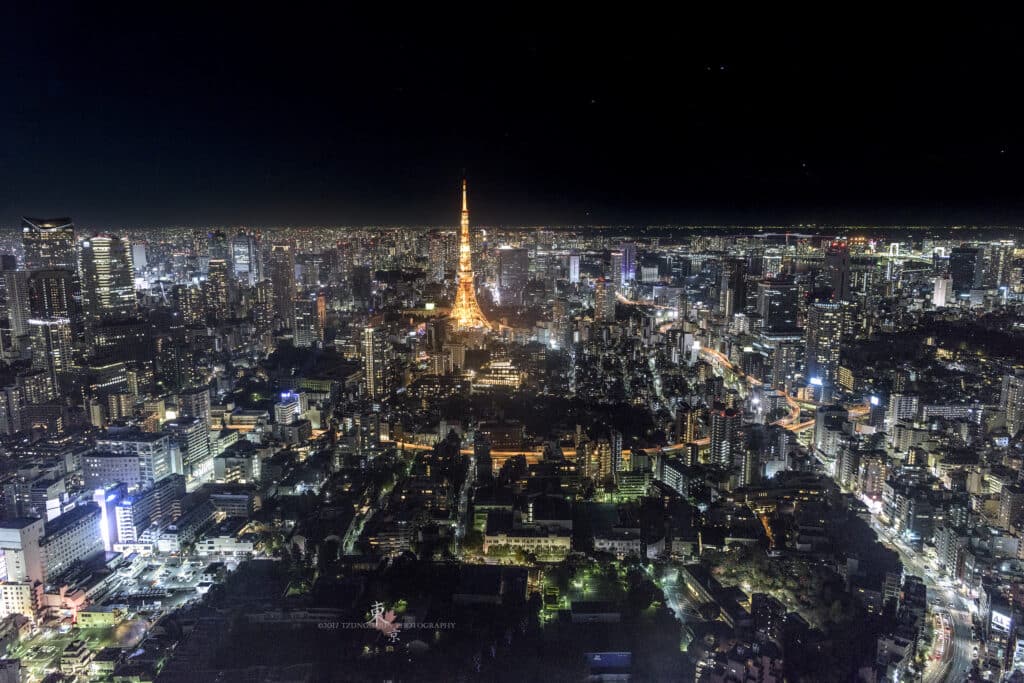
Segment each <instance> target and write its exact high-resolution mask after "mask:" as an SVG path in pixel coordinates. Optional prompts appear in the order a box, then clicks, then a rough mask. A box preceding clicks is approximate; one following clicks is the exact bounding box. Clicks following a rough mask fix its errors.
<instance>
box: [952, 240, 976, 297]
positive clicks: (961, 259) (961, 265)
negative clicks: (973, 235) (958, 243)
mask: <svg viewBox="0 0 1024 683" xmlns="http://www.w3.org/2000/svg"><path fill="white" fill-rule="evenodd" d="M949 274H950V275H951V276H952V278H953V291H955V292H956V293H957V294H965V293H967V292H969V291H971V290H972V289H977V288H978V287H980V286H981V281H982V275H983V274H984V271H983V268H982V263H981V252H980V251H979V250H978V249H976V248H974V247H956V248H954V249H953V251H951V252H950V254H949Z"/></svg>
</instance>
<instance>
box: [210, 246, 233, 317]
mask: <svg viewBox="0 0 1024 683" xmlns="http://www.w3.org/2000/svg"><path fill="white" fill-rule="evenodd" d="M206 285H207V287H206V292H207V297H206V310H207V313H208V314H209V315H211V316H212V317H213V318H214V319H215V320H224V319H226V318H227V317H228V314H229V313H230V309H229V308H228V304H229V300H230V293H229V283H228V263H227V261H225V260H224V259H219V258H218V259H214V258H211V259H210V266H209V269H208V271H207V275H206Z"/></svg>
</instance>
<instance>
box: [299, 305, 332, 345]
mask: <svg viewBox="0 0 1024 683" xmlns="http://www.w3.org/2000/svg"><path fill="white" fill-rule="evenodd" d="M321 306H323V307H324V311H323V312H322V313H323V314H321V310H320V309H321ZM325 317H326V302H325V301H324V298H323V296H322V293H321V295H318V296H316V297H313V298H311V299H297V300H296V301H295V327H294V328H293V332H294V339H295V346H298V347H301V348H310V347H313V346H317V345H318V344H320V343H322V342H323V340H324V326H323V321H324V318H325Z"/></svg>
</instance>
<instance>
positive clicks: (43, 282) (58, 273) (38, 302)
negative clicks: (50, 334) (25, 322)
mask: <svg viewBox="0 0 1024 683" xmlns="http://www.w3.org/2000/svg"><path fill="white" fill-rule="evenodd" d="M74 287H75V276H74V273H72V272H71V271H69V270H62V269H48V270H36V271H33V272H32V273H31V274H30V275H29V277H28V298H29V310H30V311H31V313H32V317H33V318H71V317H72V316H73V314H74V310H75V301H74V294H73V293H74Z"/></svg>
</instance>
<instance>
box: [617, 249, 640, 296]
mask: <svg viewBox="0 0 1024 683" xmlns="http://www.w3.org/2000/svg"><path fill="white" fill-rule="evenodd" d="M619 250H620V251H621V252H622V266H621V268H622V271H621V275H620V279H619V282H621V283H622V284H623V285H625V284H627V283H629V282H632V281H634V280H636V242H623V243H622V244H620V245H619Z"/></svg>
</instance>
